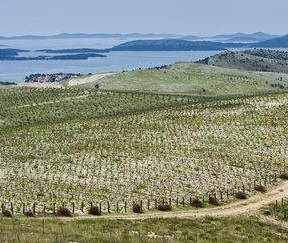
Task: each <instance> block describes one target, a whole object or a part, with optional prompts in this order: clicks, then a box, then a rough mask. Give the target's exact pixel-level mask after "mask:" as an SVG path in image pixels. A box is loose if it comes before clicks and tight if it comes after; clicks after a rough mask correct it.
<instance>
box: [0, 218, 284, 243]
mask: <svg viewBox="0 0 288 243" xmlns="http://www.w3.org/2000/svg"><path fill="white" fill-rule="evenodd" d="M287 240H288V230H287V229H284V228H279V227H278V226H275V225H270V224H267V223H261V222H259V221H258V220H257V219H256V218H248V217H235V218H223V219H216V218H215V219H214V218H204V219H194V220H188V219H150V220H142V221H124V220H88V219H87V220H71V221H70V220H69V221H61V220H58V219H45V220H44V221H43V220H41V219H27V218H26V219H25V218H15V219H3V218H1V219H0V242H5V243H10V242H11V243H12V242H13V243H18V242H19V243H20V242H21V243H40V242H41V243H44V242H51V243H52V242H57V243H69V242H79V243H82V242H83V243H96V242H97V243H98V242H99V243H100V242H101V243H105V242H107V243H108V242H109V243H110V242H118V243H129V242H131V243H132V242H133V243H134V242H143V243H145V242H159V243H163V242H167V243H168V242H169V243H180V242H181V243H182V242H191V243H195V242H197V243H212V242H213V243H263V242H269V243H282V242H283V243H284V242H287Z"/></svg>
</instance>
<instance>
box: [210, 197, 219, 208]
mask: <svg viewBox="0 0 288 243" xmlns="http://www.w3.org/2000/svg"><path fill="white" fill-rule="evenodd" d="M209 203H210V204H212V205H214V206H220V202H219V200H218V199H217V198H216V197H209Z"/></svg>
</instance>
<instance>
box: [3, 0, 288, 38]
mask: <svg viewBox="0 0 288 243" xmlns="http://www.w3.org/2000/svg"><path fill="white" fill-rule="evenodd" d="M287 9H288V1H287V0H273V1H272V0H0V35H4V36H12V35H26V34H38V35H39V34H41V35H50V34H57V33H63V32H65V33H136V32H137V33H173V34H181V35H188V34H189V35H199V36H211V35H215V34H222V33H235V32H245V33H252V32H258V31H263V32H267V33H271V34H288V29H287V23H288V17H287Z"/></svg>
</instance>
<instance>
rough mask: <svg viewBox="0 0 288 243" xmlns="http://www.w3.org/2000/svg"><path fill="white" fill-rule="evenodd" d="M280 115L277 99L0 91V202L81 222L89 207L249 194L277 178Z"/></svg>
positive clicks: (283, 145)
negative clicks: (62, 208)
mask: <svg viewBox="0 0 288 243" xmlns="http://www.w3.org/2000/svg"><path fill="white" fill-rule="evenodd" d="M287 114H288V95H287V94H286V93H283V94H280V93H279V94H274V95H265V96H264V95H259V96H251V97H248V96H247V97H243V98H231V97H230V98H229V99H228V98H220V97H219V98H217V99H212V98H195V97H192V96H173V95H172V96H171V95H154V94H143V93H135V92H134V93H129V92H122V93H119V92H106V91H100V92H99V91H92V90H84V89H72V88H70V89H31V88H11V89H9V88H8V89H7V88H5V89H0V127H1V130H0V135H1V136H0V143H1V146H0V166H1V171H0V181H1V191H0V198H1V201H2V202H3V203H4V204H3V205H4V206H5V207H8V208H10V207H11V204H10V203H11V202H12V205H13V210H14V212H15V213H17V212H21V211H22V210H23V203H24V204H25V206H26V208H27V209H29V208H30V209H31V208H32V207H34V209H35V210H36V211H38V212H40V211H41V212H42V211H43V209H44V210H46V212H53V208H54V207H55V205H56V206H59V205H62V204H64V205H66V206H67V207H69V208H70V209H71V210H73V211H74V210H75V213H79V214H81V213H82V212H80V211H81V210H82V211H84V213H86V212H87V211H86V209H85V207H88V206H89V205H90V204H94V205H96V204H97V205H99V203H101V205H102V209H103V211H105V212H107V211H111V212H116V211H118V212H124V211H126V209H127V208H126V206H127V205H128V206H127V207H128V210H130V209H131V207H132V203H133V201H137V202H140V201H141V203H143V207H144V208H145V210H147V209H148V208H149V206H150V208H153V207H154V204H155V203H157V202H158V203H159V202H162V201H163V200H164V201H166V202H169V203H171V204H172V205H174V206H175V205H178V204H182V202H183V205H187V204H188V203H189V200H190V198H199V199H201V200H203V201H204V203H206V202H207V201H208V200H209V197H211V196H213V197H214V196H216V197H217V198H218V200H219V201H221V200H223V201H225V200H227V199H231V198H232V197H233V195H235V193H236V192H238V191H245V192H247V193H249V194H250V193H253V191H254V187H255V185H260V184H261V185H266V186H269V185H272V184H273V183H276V182H277V181H279V178H278V177H279V175H281V174H285V173H286V172H285V167H286V166H287V165H288V164H287V162H288V150H287V147H288V140H287V137H288V131H287V129H286V128H287V126H288V122H287ZM108 202H109V204H108ZM33 204H34V206H33ZM44 205H45V206H44ZM152 205H153V207H152ZM72 207H73V209H72Z"/></svg>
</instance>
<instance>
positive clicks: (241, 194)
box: [235, 192, 248, 199]
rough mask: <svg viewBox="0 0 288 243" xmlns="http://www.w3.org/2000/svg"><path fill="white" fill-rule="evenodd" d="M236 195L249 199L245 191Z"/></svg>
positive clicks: (239, 197)
mask: <svg viewBox="0 0 288 243" xmlns="http://www.w3.org/2000/svg"><path fill="white" fill-rule="evenodd" d="M235 197H236V198H238V199H247V198H248V195H247V194H246V193H245V192H237V193H236V195H235Z"/></svg>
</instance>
